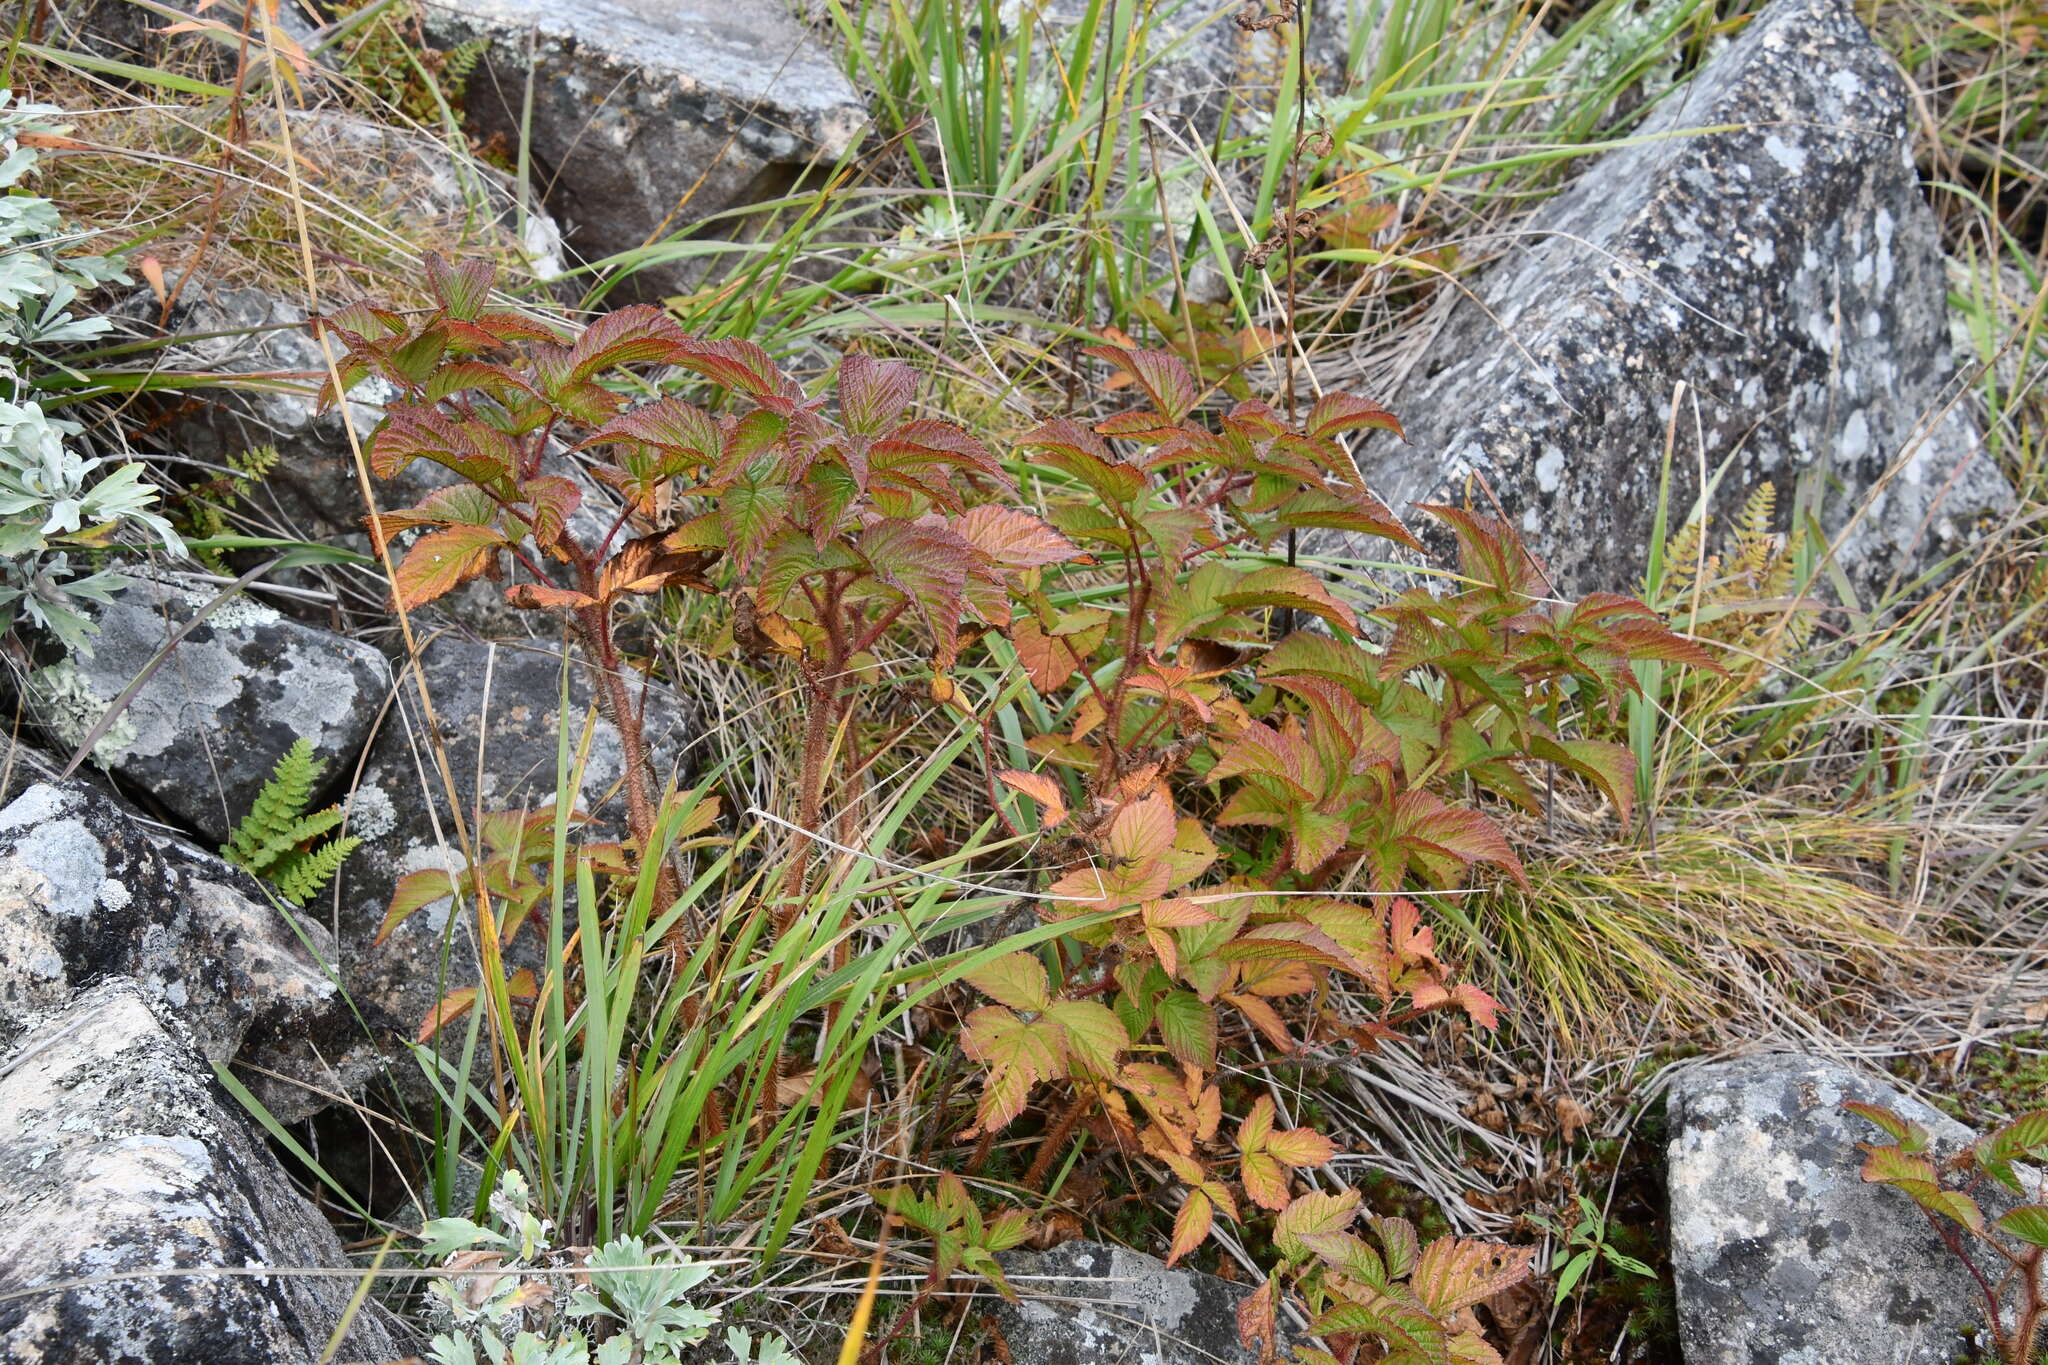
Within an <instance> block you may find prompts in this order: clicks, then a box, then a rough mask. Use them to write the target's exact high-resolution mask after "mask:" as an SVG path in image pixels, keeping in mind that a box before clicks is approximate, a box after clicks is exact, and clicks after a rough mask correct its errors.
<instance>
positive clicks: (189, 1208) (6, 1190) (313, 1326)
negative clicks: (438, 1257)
mask: <svg viewBox="0 0 2048 1365" xmlns="http://www.w3.org/2000/svg"><path fill="white" fill-rule="evenodd" d="M232 1105H233V1101H232V1100H230V1099H228V1098H227V1097H226V1096H224V1095H223V1094H222V1093H221V1092H220V1091H219V1089H218V1087H217V1085H216V1084H215V1082H214V1080H213V1078H212V1075H211V1073H210V1072H209V1071H208V1069H207V1067H206V1063H205V1062H204V1061H203V1060H202V1059H201V1058H200V1057H199V1056H197V1055H195V1054H194V1053H193V1051H192V1050H191V1049H190V1048H188V1047H187V1046H185V1045H184V1044H183V1043H181V1042H179V1041H178V1040H177V1039H176V1038H174V1037H172V1036H171V1035H170V1034H169V1033H167V1032H166V1031H165V1030H164V1029H163V1027H162V1026H161V1025H160V1024H159V1023H158V1021H157V1019H156V1017H155V1016H154V1015H153V1014H152V1012H151V1010H150V1005H149V1001H148V999H147V998H146V997H145V995H144V994H143V992H141V991H140V990H138V989H137V988H136V987H135V985H134V984H133V983H132V982H128V981H121V980H116V981H111V982H108V983H106V984H104V985H101V986H97V987H95V988H93V989H92V990H90V991H87V992H85V993H84V994H82V995H80V996H79V997H78V998H77V999H76V1000H74V1001H72V1002H71V1003H70V1004H69V1005H68V1006H67V1007H66V1008H64V1009H63V1010H61V1011H59V1012H57V1013H55V1014H53V1015H51V1016H49V1017H48V1018H46V1019H45V1020H43V1021H42V1022H41V1023H40V1024H39V1025H38V1026H37V1027H35V1028H34V1029H33V1030H32V1031H31V1032H30V1033H29V1034H28V1035H27V1036H26V1037H24V1038H23V1039H22V1040H21V1041H20V1042H19V1044H18V1045H17V1046H16V1048H15V1049H14V1050H13V1052H12V1054H11V1055H9V1056H8V1057H7V1059H6V1060H5V1061H0V1286H5V1288H6V1289H7V1291H8V1292H7V1293H6V1294H5V1295H4V1296H0V1356H5V1357H6V1358H7V1359H9V1360H22V1361H30V1360H32V1361H37V1362H40V1365H99V1363H100V1362H105V1361H207V1362H209V1365H291V1363H292V1362H305V1365H313V1363H314V1362H316V1361H322V1360H325V1359H326V1358H327V1357H326V1356H324V1355H323V1351H324V1350H325V1348H326V1346H327V1342H328V1340H329V1338H330V1337H331V1336H332V1335H333V1334H334V1332H335V1329H336V1328H337V1327H338V1326H339V1325H340V1324H341V1322H342V1320H343V1317H344V1315H345V1314H347V1312H348V1306H349V1297H350V1295H351V1294H352V1293H353V1291H354V1289H355V1287H356V1279H355V1277H354V1276H353V1275H351V1274H349V1273H348V1272H349V1271H350V1269H351V1266H350V1263H349V1260H348V1258H347V1257H346V1256H345V1255H344V1254H343V1251H342V1248H341V1244H340V1242H339V1241H338V1240H337V1239H336V1237H335V1235H334V1230H333V1229H332V1228H330V1227H329V1226H328V1225H327V1223H326V1222H325V1221H324V1220H323V1219H322V1218H321V1216H320V1214H319V1212H318V1211H317V1210H315V1209H314V1208H313V1207H312V1206H311V1205H310V1204H308V1203H307V1202H306V1201H305V1199H304V1198H303V1197H301V1196H300V1195H299V1194H298V1192H297V1191H296V1190H294V1189H293V1188H292V1186H291V1184H290V1182H289V1181H288V1180H287V1179H286V1178H285V1175H284V1172H283V1171H282V1170H281V1169H280V1168H279V1167H278V1165H277V1162H276V1160H275V1159H274V1158H273V1157H272V1156H271V1155H270V1153H269V1151H268V1150H267V1149H266V1148H265V1147H264V1146H263V1144H262V1143H261V1142H260V1141H258V1140H256V1139H255V1138H254V1137H253V1136H252V1135H251V1133H250V1130H249V1127H248V1124H247V1122H246V1120H245V1118H244V1117H243V1115H241V1113H240V1112H239V1111H238V1110H236V1109H235V1108H233V1107H232ZM263 1270H278V1271H285V1272H290V1271H301V1272H304V1271H316V1272H317V1271H329V1272H334V1273H332V1274H329V1275H320V1274H310V1275H309V1274H303V1273H301V1274H290V1273H285V1274H261V1273H257V1274H251V1273H248V1272H250V1271H259V1272H260V1271H263ZM45 1286H47V1288H46V1289H43V1287H45ZM38 1289H43V1292H40V1293H34V1292H31V1293H27V1294H23V1293H21V1292H20V1291H35V1290H38ZM398 1354H399V1352H398V1351H397V1350H396V1349H395V1347H394V1345H393V1342H392V1340H391V1337H390V1334H389V1332H388V1331H387V1330H386V1327H385V1325H384V1322H383V1318H382V1315H381V1313H380V1311H379V1310H378V1309H377V1308H376V1306H375V1305H374V1303H365V1304H364V1305H363V1308H362V1310H361V1311H359V1312H357V1313H356V1314H355V1316H354V1319H353V1322H352V1323H351V1326H350V1328H349V1331H348V1333H347V1335H346V1336H345V1337H344V1338H343V1340H342V1343H341V1350H340V1352H339V1354H338V1356H337V1357H336V1358H337V1359H340V1360H345V1361H382V1360H389V1359H391V1358H393V1357H395V1356H397V1355H398Z"/></svg>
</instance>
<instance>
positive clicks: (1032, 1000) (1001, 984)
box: [967, 953, 1051, 1014]
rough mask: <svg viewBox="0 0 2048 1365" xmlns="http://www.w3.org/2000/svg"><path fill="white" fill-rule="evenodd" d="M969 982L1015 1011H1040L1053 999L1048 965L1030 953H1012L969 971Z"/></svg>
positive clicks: (984, 993)
mask: <svg viewBox="0 0 2048 1365" xmlns="http://www.w3.org/2000/svg"><path fill="white" fill-rule="evenodd" d="M967 984H969V985H970V986H973V987H974V988H975V989H976V990H978V991H980V992H981V993H982V994H983V995H986V996H988V997H989V998H990V999H992V1000H994V1001H996V1002H997V1003H999V1004H1004V1005H1008V1006H1009V1007H1010V1008H1011V1009H1013V1010H1029V1011H1031V1012H1032V1013H1034V1014H1035V1013H1038V1012H1039V1011H1041V1010H1043V1009H1044V1008H1045V1007H1046V1004H1047V1002H1048V1001H1049V1000H1050V999H1051V995H1050V992H1049V991H1048V989H1047V986H1046V979H1045V964H1044V963H1042V962H1040V961H1039V960H1038V959H1037V958H1035V957H1033V956H1032V955H1031V954H1029V953H1010V954H1008V955H1007V956H1004V957H999V958H997V959H996V960H995V961H994V962H991V963H989V964H988V965H987V966H986V967H980V968H977V969H976V970H974V971H971V972H969V973H967Z"/></svg>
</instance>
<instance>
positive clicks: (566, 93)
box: [426, 0, 867, 292]
mask: <svg viewBox="0 0 2048 1365" xmlns="http://www.w3.org/2000/svg"><path fill="white" fill-rule="evenodd" d="M426 12H427V29H428V34H429V36H430V37H431V38H432V39H433V40H434V41H436V42H437V43H441V44H445V45H449V46H453V45H455V44H458V43H463V42H469V41H473V40H476V39H479V38H481V39H486V40H488V43H489V46H488V49H487V51H486V55H485V58H484V61H483V64H482V67H481V68H480V69H479V71H478V72H477V74H476V75H475V76H474V77H473V78H472V79H471V81H470V83H469V96H468V98H469V113H470V116H471V118H472V119H473V120H474V121H475V123H476V126H477V128H478V130H479V131H480V132H481V133H483V134H484V135H485V136H489V135H491V134H493V133H497V134H502V135H503V136H505V137H506V138H507V139H509V140H510V141H511V142H512V143H513V144H514V145H517V143H518V140H519V138H520V133H521V127H522V113H523V110H522V104H523V102H524V99H525V92H526V89H527V84H528V82H527V72H528V69H529V67H531V68H532V70H533V80H532V90H533V105H532V117H531V123H530V128H531V140H530V143H529V146H530V150H531V157H532V165H533V173H534V176H535V179H536V181H537V183H539V184H540V185H542V186H544V187H546V190H547V194H548V204H549V207H550V208H552V209H553V210H554V212H555V215H556V217H557V218H559V219H560V220H561V221H562V223H563V224H564V225H565V227H566V230H567V234H568V239H569V242H570V244H571V245H572V246H574V247H576V248H577V249H578V250H580V251H581V252H583V253H584V255H585V256H586V257H588V258H590V259H597V258H600V257H603V256H607V255H610V254H612V253H614V252H619V251H625V250H630V249H632V248H635V247H638V246H640V245H641V244H642V243H643V242H645V241H647V240H649V239H650V238H652V239H656V240H659V239H660V238H661V237H663V236H666V235H668V234H669V233H672V232H675V231H678V230H680V229H682V228H684V227H687V226H689V225H690V224H692V223H694V222H697V221H698V220H700V219H703V218H705V217H708V216H710V215H712V214H716V213H718V212H720V211H722V210H725V209H728V208H732V207H734V206H737V205H744V204H748V203H751V202H755V201H757V200H759V199H762V198H766V197H769V196H770V195H772V194H774V193H779V192H780V191H781V190H782V189H783V188H785V187H786V186H787V184H788V183H789V181H790V179H791V178H792V177H793V176H794V175H795V174H797V173H798V172H799V171H800V170H801V169H802V168H803V167H804V166H805V165H807V164H809V163H810V162H812V161H813V160H814V159H816V160H821V161H823V162H824V163H825V164H828V165H829V164H830V163H831V162H832V161H833V160H835V159H836V158H838V157H839V156H841V155H842V154H843V153H844V152H845V151H846V150H847V149H848V148H849V147H851V146H852V145H853V144H854V142H855V141H856V140H857V139H858V138H859V137H860V135H861V132H862V130H863V128H864V127H865V125H866V123H867V110H866V107H865V105H864V104H863V103H862V101H861V97H860V95H859V94H858V92H856V91H855V90H854V88H853V87H852V86H851V85H850V84H849V83H848V82H847V80H846V77H845V75H844V73H843V72H841V70H840V68H839V64H838V62H837V60H836V59H835V58H834V57H833V55H832V54H831V53H830V52H829V51H828V50H827V49H826V48H825V46H824V45H823V44H821V43H820V42H818V41H817V40H816V39H815V38H813V37H812V36H811V35H810V34H809V33H808V32H807V31H806V30H805V29H804V28H803V26H802V25H800V24H799V23H798V22H797V21H796V20H795V19H794V18H793V17H792V16H791V14H790V12H789V10H788V9H787V8H786V7H785V6H784V5H783V3H782V0H733V2H732V3H725V4H715V3H712V2H711V0H573V2H572V3H566V4H564V3H556V2H555V0H433V2H432V3H430V4H429V5H428V6H427V7H426ZM686 278H687V272H686V271H680V270H677V269H673V268H665V269H661V270H656V271H651V272H649V273H648V274H646V275H644V276H642V277H641V281H642V282H644V283H646V284H647V285H649V286H651V288H653V289H654V290H659V289H663V288H672V287H676V286H678V285H679V284H680V283H682V282H683V281H684V280H685V279H686ZM643 292H644V291H643Z"/></svg>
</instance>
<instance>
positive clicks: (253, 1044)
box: [0, 780, 369, 1122]
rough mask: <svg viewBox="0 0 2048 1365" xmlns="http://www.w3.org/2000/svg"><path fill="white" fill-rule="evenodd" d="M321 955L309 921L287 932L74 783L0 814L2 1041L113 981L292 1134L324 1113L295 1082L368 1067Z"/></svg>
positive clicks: (242, 891) (249, 897) (322, 1081)
mask: <svg viewBox="0 0 2048 1365" xmlns="http://www.w3.org/2000/svg"><path fill="white" fill-rule="evenodd" d="M333 955H334V949H333V944H332V941H331V940H330V939H329V938H328V936H327V933H326V931H325V930H324V929H323V928H321V926H320V925H319V924H317V923H314V922H313V921H312V920H311V919H310V917H307V918H301V919H300V920H299V922H298V925H297V928H296V929H295V928H294V927H293V926H292V925H290V924H287V923H286V922H285V919H284V917H283V915H282V914H281V913H280V912H279V911H278V910H277V909H276V908H275V907H274V906H272V905H271V904H270V903H269V901H268V899H267V898H265V897H264V895H263V893H262V891H261V890H260V889H259V888H258V887H256V886H255V885H254V883H252V882H250V881H249V880H248V878H247V876H246V874H244V873H242V872H241V871H240V870H239V869H236V868H233V867H230V866H229V865H228V864H226V863H224V862H222V861H221V860H220V859H218V858H216V857H214V856H212V855H211V854H208V853H204V852H201V851H200V850H198V849H195V848H192V847H190V846H189V845H186V844H184V843H181V842H179V841H177V840H174V839H170V838H168V837H165V836H161V835H158V834H156V833H154V832H153V831H150V830H147V829H145V828H144V827H143V826H142V825H141V824H139V823H138V822H137V821H136V820H134V819H133V818H132V817H131V816H130V815H129V814H128V812H127V811H125V810H123V809H122V808H121V807H120V806H118V805H117V804H116V803H115V802H114V801H113V800H112V799H111V798H109V797H107V796H106V795H104V794H103V793H101V792H98V791H96V790H94V789H93V788H91V787H89V786H87V785H86V784H85V783H83V782H78V781H75V780H73V781H67V782H63V783H58V784H51V783H37V784H35V785H33V786H30V787H29V788H27V789H26V790H25V791H23V792H22V793H21V794H20V795H19V796H17V797H16V798H15V799H14V800H13V801H12V802H10V803H9V804H8V805H7V806H6V808H5V809H0V1044H4V1043H6V1042H7V1041H9V1040H11V1039H12V1038H13V1037H15V1036H16V1035H18V1034H19V1033H20V1032H21V1031H22V1029H24V1028H25V1027H27V1026H28V1025H29V1023H30V1022H31V1021H32V1020H33V1019H34V1018H35V1017H36V1016H37V1015H39V1014H40V1013H43V1012H47V1011H49V1010H53V1009H59V1008H62V1007H63V1006H64V1004H65V1003H66V1002H67V1001H69V1000H70V999H71V998H72V995H73V993H74V992H76V991H78V990H80V989H82V988H84V987H87V986H90V985H93V984H94V983H97V982H99V981H103V980H105V979H107V978H109V977H125V978H128V979H129V980H130V982H131V984H132V985H133V987H134V988H135V989H136V990H137V991H139V992H140V993H141V994H142V995H143V996H144V997H145V998H147V999H148V1000H149V1001H150V1002H151V1003H152V1004H153V1005H154V1006H155V1007H156V1008H157V1009H158V1010H159V1011H160V1012H161V1014H162V1017H163V1018H164V1019H166V1020H167V1021H169V1026H170V1027H171V1028H173V1029H174V1030H175V1031H176V1033H177V1035H178V1036H179V1037H180V1038H182V1039H183V1040H184V1041H186V1042H187V1043H189V1044H190V1045H191V1046H192V1047H193V1048H194V1049H195V1050H196V1051H198V1052H199V1053H200V1054H201V1055H203V1056H204V1057H205V1058H206V1059H207V1060H209V1061H216V1062H227V1061H230V1060H234V1059H237V1058H239V1059H240V1060H241V1061H243V1062H246V1063H249V1064H251V1065H252V1066H253V1067H254V1068H256V1070H252V1071H251V1072H250V1073H249V1074H248V1076H247V1080H248V1082H249V1084H250V1087H251V1089H252V1090H254V1091H255V1092H256V1094H257V1096H258V1098H259V1099H261V1100H263V1101H264V1103H265V1104H266V1105H267V1106H268V1107H270V1108H271V1110H272V1112H273V1113H275V1114H276V1115H277V1116H278V1117H279V1118H280V1119H281V1120H283V1121H285V1122H291V1121H293V1120H295V1119H298V1118H302V1117H304V1116H305V1115H307V1114H309V1113H311V1112H313V1111H315V1110H317V1109H319V1108H321V1107H322V1106H323V1105H324V1103H325V1101H324V1100H323V1099H321V1098H319V1097H318V1096H317V1095H316V1094H314V1093H313V1091H311V1090H309V1089H307V1088H306V1086H307V1085H311V1086H317V1087H319V1088H321V1089H325V1090H330V1091H331V1090H339V1089H344V1088H346V1087H348V1086H349V1085H352V1084H353V1083H355V1082H356V1081H357V1080H360V1079H361V1076H362V1074H363V1069H364V1067H365V1065H366V1059H367V1057H368V1055H369V1054H368V1050H367V1048H366V1044H365V1040H364V1039H363V1038H362V1034H361V1030H360V1029H359V1028H358V1027H357V1026H356V1025H355V1023H354V1020H353V1019H352V1017H351V1016H350V1014H349V1012H348V1008H347V1005H346V1003H345V1002H344V1001H343V1000H342V999H341V998H340V993H339V991H338V990H337V988H336V987H335V985H334V983H333V982H332V980H330V978H329V976H328V974H327V973H326V972H325V971H324V970H323V969H322V967H321V965H320V959H321V958H323V957H324V958H326V959H327V960H329V961H330V962H331V960H332V958H333ZM264 1072H275V1073H277V1074H278V1076H281V1077H284V1078H286V1079H282V1080H280V1079H277V1078H276V1077H272V1076H266V1075H264V1074H263V1073H264ZM294 1081H302V1082H305V1083H306V1084H305V1085H301V1084H295V1083H293V1082H294Z"/></svg>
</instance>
